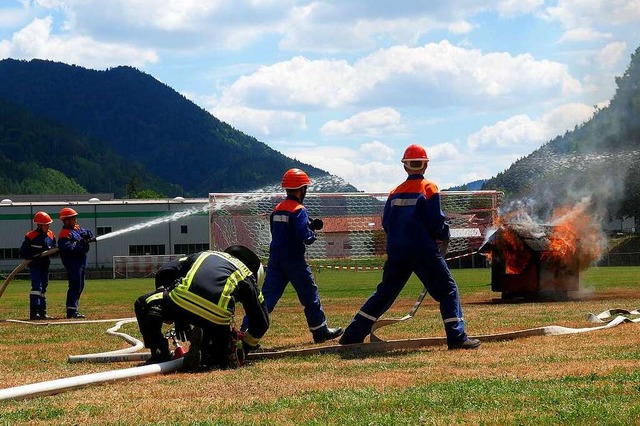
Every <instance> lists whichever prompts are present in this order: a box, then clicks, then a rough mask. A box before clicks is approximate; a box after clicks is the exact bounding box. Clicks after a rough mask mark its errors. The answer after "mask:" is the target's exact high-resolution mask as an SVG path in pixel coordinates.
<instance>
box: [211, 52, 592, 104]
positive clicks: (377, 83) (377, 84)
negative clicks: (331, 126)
mask: <svg viewBox="0 0 640 426" xmlns="http://www.w3.org/2000/svg"><path fill="white" fill-rule="evenodd" d="M581 90H582V88H581V86H580V83H579V82H578V81H577V80H576V79H574V78H573V77H571V75H569V73H568V71H567V67H566V65H563V64H560V63H557V62H551V61H548V60H535V59H534V58H533V57H532V56H531V55H528V54H523V55H517V56H512V55H510V54H508V53H488V54H482V53H481V52H480V51H479V50H469V49H464V48H460V47H456V46H453V45H452V44H451V43H449V42H447V41H442V42H440V43H437V44H436V43H429V44H426V45H424V46H421V47H415V48H410V47H406V46H396V47H392V48H389V49H381V50H378V51H376V52H374V53H372V54H370V55H367V56H365V57H363V58H362V59H360V60H358V61H356V62H354V63H353V64H349V63H348V62H347V61H344V60H337V61H336V60H310V59H307V58H304V57H300V56H298V57H295V58H292V59H290V60H287V61H283V62H278V63H276V64H273V65H270V66H265V67H262V68H260V69H259V70H258V71H256V72H255V73H253V74H250V75H247V76H243V77H241V78H240V79H238V80H237V81H236V82H234V83H233V84H232V85H231V86H229V87H228V88H227V89H226V90H225V91H224V93H223V95H222V98H221V102H222V103H223V104H245V105H247V106H251V107H253V108H266V109H278V108H284V109H292V108H316V107H329V108H337V107H341V106H346V105H362V106H374V107H382V106H388V105H393V106H400V105H420V106H422V107H427V108H430V107H438V108H444V107H448V106H472V105H482V106H483V107H488V106H491V107H494V108H499V107H503V106H507V105H510V106H513V105H522V104H525V103H527V104H528V103H530V102H532V101H533V100H540V99H542V100H548V99H556V98H558V97H560V96H570V95H574V94H577V93H580V92H581ZM382 103H384V104H385V105H381V104H382Z"/></svg>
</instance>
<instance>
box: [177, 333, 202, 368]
mask: <svg viewBox="0 0 640 426" xmlns="http://www.w3.org/2000/svg"><path fill="white" fill-rule="evenodd" d="M203 334H204V333H203V332H202V329H201V328H200V327H195V326H194V327H192V328H191V330H189V332H188V333H187V338H188V339H189V351H187V353H186V354H185V356H184V361H182V370H184V371H197V370H198V369H199V368H200V364H201V362H202V346H203Z"/></svg>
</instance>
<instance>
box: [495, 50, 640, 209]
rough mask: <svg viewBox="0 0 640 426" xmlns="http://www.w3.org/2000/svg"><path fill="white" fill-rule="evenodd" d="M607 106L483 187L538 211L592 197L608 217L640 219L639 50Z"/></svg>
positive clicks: (620, 78)
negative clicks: (532, 201) (527, 200)
mask: <svg viewBox="0 0 640 426" xmlns="http://www.w3.org/2000/svg"><path fill="white" fill-rule="evenodd" d="M616 84H617V90H616V93H615V95H614V97H613V99H612V100H611V102H610V104H609V106H607V107H605V108H602V109H600V110H598V111H597V112H596V113H595V114H594V116H593V117H592V118H591V119H590V120H589V121H587V122H585V123H583V124H582V125H580V126H576V128H575V129H574V130H573V131H571V132H567V133H565V134H564V135H562V136H558V137H557V138H555V139H553V140H551V141H549V142H547V143H546V144H544V145H543V146H542V147H540V148H539V149H538V150H536V151H534V152H533V153H531V154H530V155H528V156H526V157H524V158H521V159H519V160H518V161H516V162H515V163H513V164H512V165H511V166H510V167H509V168H508V169H507V170H505V171H504V172H502V173H500V174H498V175H497V176H495V177H494V178H492V179H489V180H488V181H487V182H485V184H484V186H483V189H501V190H503V191H505V193H506V195H507V198H508V200H514V199H518V198H523V197H528V198H532V199H535V200H536V201H537V202H538V205H539V208H540V210H543V209H544V208H547V207H548V206H550V205H558V204H561V203H563V202H566V201H570V200H579V199H580V198H582V197H584V196H591V197H592V201H593V202H595V203H599V204H601V205H602V207H603V208H604V209H605V210H606V213H607V214H608V215H609V216H611V217H613V216H619V217H623V216H629V217H630V216H635V217H636V218H640V48H638V49H637V50H636V51H635V53H634V54H633V55H632V56H631V62H630V64H629V67H628V68H627V70H626V72H625V73H624V75H623V76H621V77H618V78H616Z"/></svg>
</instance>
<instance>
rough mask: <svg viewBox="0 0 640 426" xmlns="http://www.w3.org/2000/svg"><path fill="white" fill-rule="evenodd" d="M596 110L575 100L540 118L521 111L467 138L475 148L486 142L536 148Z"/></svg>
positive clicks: (588, 116)
mask: <svg viewBox="0 0 640 426" xmlns="http://www.w3.org/2000/svg"><path fill="white" fill-rule="evenodd" d="M593 112H594V109H593V107H591V106H588V105H584V104H577V103H573V104H566V105H562V106H559V107H557V108H554V109H552V110H551V111H549V112H547V113H545V114H543V115H542V116H540V117H539V118H537V119H531V118H530V117H529V116H528V115H525V114H519V115H516V116H513V117H510V118H508V119H507V120H504V121H499V122H498V123H496V124H494V125H492V126H485V127H483V128H482V129H481V130H479V131H478V132H476V133H473V134H471V135H470V136H469V137H468V138H467V143H468V145H469V148H470V149H471V150H476V149H478V148H479V147H481V146H483V145H490V146H491V147H492V149H493V148H494V147H502V148H506V147H509V148H514V147H515V146H518V145H525V146H526V147H527V148H528V149H535V148H537V147H538V146H539V145H540V144H541V143H543V142H546V141H548V140H550V139H552V138H554V137H555V136H558V135H560V134H563V133H564V132H566V131H567V130H572V129H573V128H574V127H575V126H576V125H579V124H582V123H583V122H585V121H586V120H588V119H589V118H590V117H591V116H592V115H593ZM524 152H526V150H525V151H524ZM526 153H528V152H526Z"/></svg>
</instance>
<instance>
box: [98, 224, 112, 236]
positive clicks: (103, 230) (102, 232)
mask: <svg viewBox="0 0 640 426" xmlns="http://www.w3.org/2000/svg"><path fill="white" fill-rule="evenodd" d="M110 232H111V227H110V226H98V227H97V228H96V234H98V236H100V235H105V234H108V233H110Z"/></svg>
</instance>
